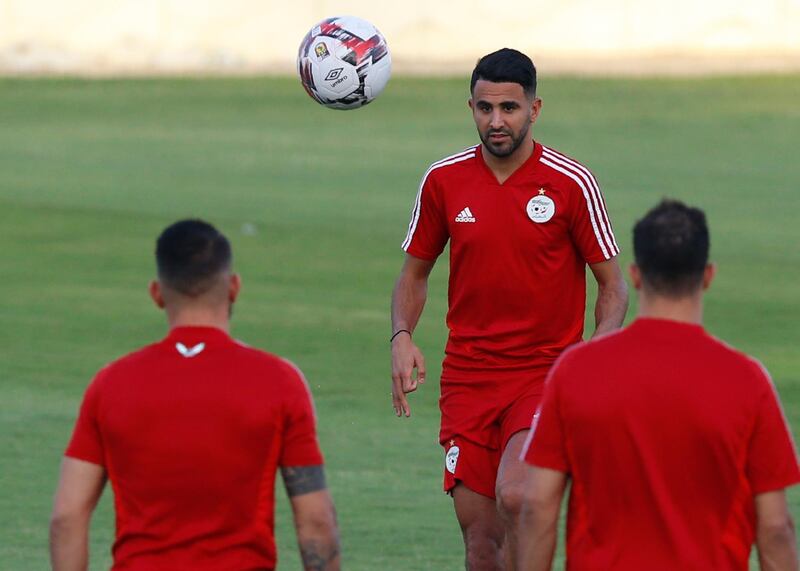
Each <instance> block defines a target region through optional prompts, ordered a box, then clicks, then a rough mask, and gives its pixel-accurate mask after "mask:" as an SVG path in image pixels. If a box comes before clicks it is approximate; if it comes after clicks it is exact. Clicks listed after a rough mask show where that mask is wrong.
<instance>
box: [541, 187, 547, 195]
mask: <svg viewBox="0 0 800 571" xmlns="http://www.w3.org/2000/svg"><path fill="white" fill-rule="evenodd" d="M545 192H547V191H546V190H545V189H543V188H540V189H539V194H544V193H545Z"/></svg>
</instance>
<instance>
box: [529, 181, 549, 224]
mask: <svg viewBox="0 0 800 571" xmlns="http://www.w3.org/2000/svg"><path fill="white" fill-rule="evenodd" d="M546 192H547V191H546V190H545V189H543V188H540V189H539V194H538V195H536V196H534V197H533V198H531V199H530V200H529V201H528V206H527V207H526V208H525V210H526V211H527V212H528V218H530V219H531V220H533V221H534V222H536V223H537V224H542V223H544V222H547V221H548V220H550V219H551V218H552V217H553V216H555V213H556V203H555V202H553V199H552V198H550V197H549V196H547V194H545V193H546Z"/></svg>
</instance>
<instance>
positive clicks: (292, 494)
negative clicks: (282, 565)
mask: <svg viewBox="0 0 800 571" xmlns="http://www.w3.org/2000/svg"><path fill="white" fill-rule="evenodd" d="M281 475H282V476H283V483H284V485H285V486H286V493H287V494H288V495H289V500H290V502H291V504H292V512H293V514H294V525H295V530H296V532H297V545H298V547H299V548H300V556H301V558H302V560H303V569H304V570H305V571H339V569H341V562H340V547H339V528H338V524H337V523H336V510H335V508H334V506H333V499H332V498H331V495H330V492H329V491H328V489H327V487H326V485H325V472H324V470H323V467H322V465H317V466H287V467H283V468H281Z"/></svg>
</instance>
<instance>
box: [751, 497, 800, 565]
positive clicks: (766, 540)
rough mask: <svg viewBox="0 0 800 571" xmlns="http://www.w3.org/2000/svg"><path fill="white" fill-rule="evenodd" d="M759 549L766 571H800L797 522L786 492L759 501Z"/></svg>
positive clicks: (759, 557)
mask: <svg viewBox="0 0 800 571" xmlns="http://www.w3.org/2000/svg"><path fill="white" fill-rule="evenodd" d="M755 503H756V545H757V547H758V561H759V564H760V566H761V569H762V570H763V571H797V569H798V563H797V544H796V542H795V531H794V522H793V521H792V516H791V514H790V513H789V508H788V506H787V505H786V493H785V491H784V490H778V491H774V492H766V493H763V494H758V495H756V497H755Z"/></svg>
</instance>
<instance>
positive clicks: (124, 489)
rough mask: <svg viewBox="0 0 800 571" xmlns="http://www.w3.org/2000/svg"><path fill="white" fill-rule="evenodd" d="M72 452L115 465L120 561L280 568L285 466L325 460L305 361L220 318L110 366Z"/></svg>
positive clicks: (87, 404) (95, 388) (86, 405)
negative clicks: (225, 327)
mask: <svg viewBox="0 0 800 571" xmlns="http://www.w3.org/2000/svg"><path fill="white" fill-rule="evenodd" d="M66 455H67V456H70V457H73V458H77V459H80V460H84V461H87V462H92V463H94V464H98V465H100V466H103V467H104V468H105V469H106V471H107V473H108V476H109V479H110V481H111V485H112V486H113V489H114V503H115V509H116V541H115V542H114V547H113V554H114V567H113V569H114V570H120V571H121V570H144V569H147V570H159V569H164V570H166V569H195V570H204V569H206V570H215V571H222V570H231V571H232V570H236V571H245V570H255V569H259V570H264V569H273V568H274V567H275V562H276V554H275V541H274V537H273V527H274V515H273V511H274V500H275V472H276V469H277V468H278V466H303V465H318V464H322V461H323V460H322V455H321V453H320V450H319V447H318V445H317V439H316V435H315V417H314V410H313V404H312V401H311V395H310V393H309V390H308V386H307V384H306V382H305V380H304V379H303V377H302V374H301V373H300V372H299V370H298V369H297V368H295V367H294V366H293V365H292V364H290V363H289V362H288V361H285V360H283V359H280V358H278V357H276V356H274V355H270V354H267V353H264V352H262V351H258V350H256V349H252V348H250V347H247V346H245V345H242V344H240V343H238V342H236V341H234V340H233V339H231V338H230V337H229V336H228V334H227V333H225V332H223V331H222V330H219V329H215V328H211V327H179V328H175V329H173V330H172V331H171V332H170V333H169V335H168V336H167V338H166V339H164V340H163V341H161V342H160V343H156V344H153V345H150V346H148V347H145V348H144V349H141V350H139V351H137V352H135V353H132V354H130V355H128V356H126V357H124V358H122V359H120V360H118V361H115V362H114V363H112V364H110V365H108V366H107V367H105V368H104V369H102V370H101V371H100V372H99V373H98V375H97V376H96V377H95V379H94V380H93V381H92V383H91V384H90V385H89V388H88V389H87V391H86V395H85V397H84V401H83V404H82V406H81V410H80V415H79V417H78V421H77V424H76V426H75V432H74V434H73V436H72V440H71V442H70V443H69V446H68V448H67V451H66Z"/></svg>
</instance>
